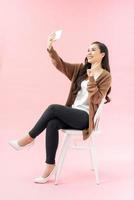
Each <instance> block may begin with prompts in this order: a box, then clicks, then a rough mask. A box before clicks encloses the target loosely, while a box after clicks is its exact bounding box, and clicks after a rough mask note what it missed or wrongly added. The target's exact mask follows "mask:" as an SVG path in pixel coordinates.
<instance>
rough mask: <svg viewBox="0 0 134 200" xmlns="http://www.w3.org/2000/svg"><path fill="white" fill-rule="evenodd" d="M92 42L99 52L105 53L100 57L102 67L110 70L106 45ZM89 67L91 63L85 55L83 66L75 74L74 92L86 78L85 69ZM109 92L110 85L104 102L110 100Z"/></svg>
mask: <svg viewBox="0 0 134 200" xmlns="http://www.w3.org/2000/svg"><path fill="white" fill-rule="evenodd" d="M92 44H97V45H98V47H99V49H100V52H101V53H102V52H104V53H105V56H104V57H103V59H102V62H101V65H102V68H103V69H105V70H107V71H108V72H110V66H109V56H108V48H107V47H106V45H105V44H103V43H101V42H98V41H96V42H93V43H92ZM90 68H91V63H88V60H87V57H86V58H85V61H84V67H83V68H82V69H81V70H80V71H79V74H78V76H77V80H76V90H75V92H76V94H77V92H78V91H79V90H80V89H81V82H82V81H83V80H85V79H86V77H87V76H88V75H87V69H90ZM110 92H111V87H110V88H109V90H108V92H107V94H106V100H107V101H106V102H105V104H106V103H108V102H110V101H111V99H110V98H109V97H108V94H109V93H110Z"/></svg>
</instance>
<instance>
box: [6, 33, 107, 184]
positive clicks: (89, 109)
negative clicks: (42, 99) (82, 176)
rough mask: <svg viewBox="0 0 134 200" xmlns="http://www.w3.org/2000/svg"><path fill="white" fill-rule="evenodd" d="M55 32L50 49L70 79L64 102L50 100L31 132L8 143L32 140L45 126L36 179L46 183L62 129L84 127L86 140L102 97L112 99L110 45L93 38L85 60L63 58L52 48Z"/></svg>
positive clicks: (16, 144) (18, 144)
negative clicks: (43, 150) (42, 154)
mask: <svg viewBox="0 0 134 200" xmlns="http://www.w3.org/2000/svg"><path fill="white" fill-rule="evenodd" d="M54 41H55V33H53V34H51V35H50V36H49V38H48V48H47V51H48V53H49V55H50V58H51V60H52V63H53V65H54V66H55V67H56V68H57V69H58V70H59V71H61V72H62V73H64V74H65V75H66V76H67V77H68V79H69V80H70V81H71V87H70V92H69V95H68V98H67V102H66V104H65V105H59V104H51V105H49V106H48V108H47V109H46V110H45V111H44V113H43V114H42V115H41V117H40V118H39V120H38V121H37V123H36V124H35V126H34V127H33V128H32V129H31V130H30V131H29V133H28V134H26V135H25V136H23V137H22V138H20V139H18V140H12V141H10V142H9V144H10V145H11V146H12V147H13V148H14V149H16V150H20V149H24V148H25V147H26V146H28V145H29V144H32V143H33V141H34V140H35V138H36V137H37V136H38V135H39V134H41V133H42V131H43V130H44V129H46V134H45V136H46V138H45V139H46V140H45V141H46V161H45V169H44V172H43V174H42V175H41V176H40V177H37V178H35V180H34V182H35V183H46V182H47V181H48V180H49V178H50V176H51V175H52V173H53V172H54V170H55V166H56V164H55V156H56V151H57V147H58V139H59V135H58V134H59V133H58V130H59V129H78V130H82V133H83V140H85V139H87V138H88V137H89V136H90V134H91V133H92V130H93V128H94V122H93V118H94V115H95V112H96V111H97V108H98V106H99V104H100V102H101V100H102V99H103V98H105V99H106V102H105V103H107V102H110V98H109V97H108V94H109V93H110V91H111V74H110V67H109V58H108V49H107V47H106V46H105V45H104V44H103V43H101V42H93V43H92V44H91V45H90V46H89V48H88V53H87V56H86V58H85V60H84V64H83V63H80V64H79V63H78V64H77V63H76V64H75V63H74V64H71V63H67V62H64V61H63V60H62V59H61V58H60V57H59V55H58V54H57V52H56V51H55V50H54V48H53V43H54Z"/></svg>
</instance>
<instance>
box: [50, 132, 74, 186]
mask: <svg viewBox="0 0 134 200" xmlns="http://www.w3.org/2000/svg"><path fill="white" fill-rule="evenodd" d="M69 142H70V135H67V134H66V135H65V137H64V141H63V145H62V148H61V154H60V156H59V159H58V162H57V167H56V171H55V183H54V184H55V185H57V184H58V178H59V176H60V173H61V170H62V166H63V163H64V159H65V156H66V153H67V150H68V146H69Z"/></svg>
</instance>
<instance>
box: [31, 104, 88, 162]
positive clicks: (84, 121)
mask: <svg viewBox="0 0 134 200" xmlns="http://www.w3.org/2000/svg"><path fill="white" fill-rule="evenodd" d="M88 125H89V115H88V113H87V112H86V111H83V110H79V109H75V108H72V107H68V106H64V105H59V104H51V105H49V106H48V108H47V109H46V110H45V111H44V113H43V114H42V116H41V117H40V119H39V120H38V121H37V123H36V124H35V126H34V127H33V128H32V130H31V131H30V132H29V135H30V136H31V137H32V138H36V137H37V136H38V135H39V134H40V133H41V132H42V131H43V130H44V129H45V128H46V163H48V164H55V155H56V151H57V147H58V142H59V135H58V130H59V129H78V130H83V129H84V128H87V127H88Z"/></svg>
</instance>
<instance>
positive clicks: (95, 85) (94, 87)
mask: <svg viewBox="0 0 134 200" xmlns="http://www.w3.org/2000/svg"><path fill="white" fill-rule="evenodd" d="M47 51H48V53H49V55H50V57H51V60H52V63H53V64H54V66H55V67H56V68H57V69H58V70H59V71H61V72H62V73H63V74H65V75H66V76H67V77H68V79H69V80H70V81H71V87H70V91H69V95H68V98H67V101H66V104H65V106H68V107H70V106H71V105H72V104H73V102H74V100H75V97H76V95H77V94H75V84H76V79H77V75H78V72H79V71H80V70H81V69H82V68H83V67H84V64H83V63H79V64H77V63H75V64H70V63H67V62H64V61H63V60H62V59H61V58H60V57H59V55H58V54H57V52H56V51H55V50H54V48H53V47H51V49H47ZM110 86H111V74H110V73H109V72H108V71H107V70H104V71H103V72H102V74H101V75H100V76H99V77H98V78H97V79H96V81H95V79H94V76H90V77H89V82H88V84H87V90H88V94H89V99H90V100H89V116H90V117H89V127H88V128H87V129H84V130H82V134H83V140H86V139H87V138H88V137H89V136H90V134H91V133H92V131H93V128H94V121H93V119H94V115H95V113H96V111H97V108H98V106H99V104H100V102H101V100H102V98H103V97H104V96H105V95H106V93H107V91H108V89H109V88H110Z"/></svg>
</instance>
